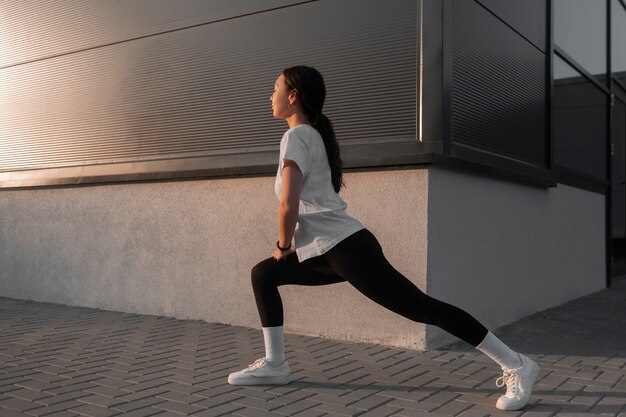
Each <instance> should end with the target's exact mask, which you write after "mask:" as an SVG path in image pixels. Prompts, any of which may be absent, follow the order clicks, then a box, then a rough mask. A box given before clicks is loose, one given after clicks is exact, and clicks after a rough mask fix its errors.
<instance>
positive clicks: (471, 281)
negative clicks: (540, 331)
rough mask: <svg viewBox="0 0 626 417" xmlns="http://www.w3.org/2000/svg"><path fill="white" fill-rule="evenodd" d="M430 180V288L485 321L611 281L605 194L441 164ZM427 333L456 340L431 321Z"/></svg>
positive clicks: (435, 339)
mask: <svg viewBox="0 0 626 417" xmlns="http://www.w3.org/2000/svg"><path fill="white" fill-rule="evenodd" d="M428 189H429V200H428V211H429V217H428V227H429V232H428V294H429V295H431V296H433V297H435V298H440V299H442V300H443V301H446V302H450V303H452V304H455V305H457V306H459V307H461V308H463V309H465V310H467V311H468V312H469V313H471V314H472V315H474V316H475V317H476V318H477V319H479V320H480V321H481V322H483V324H485V325H486V326H487V327H488V328H490V329H495V328H497V327H499V326H502V325H505V324H509V323H511V322H513V321H515V320H517V319H519V318H521V317H524V316H527V315H529V314H532V313H535V312H537V311H541V310H545V309H547V308H550V307H553V306H556V305H559V304H562V303H564V302H567V301H569V300H572V299H575V298H578V297H581V296H583V295H587V294H589V293H592V292H595V291H598V290H600V289H603V288H604V287H605V285H606V281H605V276H606V273H605V266H606V261H605V240H604V236H605V234H604V233H605V232H604V230H605V223H604V221H605V212H604V210H605V207H604V196H603V195H601V194H596V193H593V192H589V191H585V190H581V189H579V188H574V187H569V186H567V185H562V184H559V185H558V186H557V187H556V188H540V187H533V186H527V185H522V184H518V183H512V182H509V181H505V180H500V179H495V178H489V177H484V176H479V175H473V174H470V173H466V172H462V173H460V172H456V171H453V170H448V169H444V168H439V167H431V168H430V169H429V185H428ZM494 333H496V335H497V332H494ZM427 339H428V341H427V344H428V347H430V348H435V347H437V346H440V345H442V344H444V343H446V342H450V341H456V339H453V338H452V337H451V336H449V335H447V334H445V333H443V332H441V331H440V330H439V329H437V328H435V327H431V326H428V329H427Z"/></svg>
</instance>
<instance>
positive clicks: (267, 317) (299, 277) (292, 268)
mask: <svg viewBox="0 0 626 417" xmlns="http://www.w3.org/2000/svg"><path fill="white" fill-rule="evenodd" d="M251 275H252V289H253V290H254V298H255V300H256V305H257V309H258V311H259V316H260V318H261V324H262V325H263V327H275V326H282V325H283V321H284V318H283V303H282V299H281V298H280V293H279V292H278V287H279V286H281V285H308V286H317V285H328V284H335V283H338V282H344V281H345V279H343V278H341V277H340V276H338V275H337V274H334V273H333V272H332V271H330V270H329V269H328V267H327V262H326V260H325V258H324V256H323V255H322V256H318V257H314V258H309V259H306V260H305V261H303V262H298V257H297V255H296V254H295V253H292V254H290V255H289V256H287V258H286V260H284V261H277V260H276V259H274V258H268V259H265V260H264V261H261V262H259V263H258V264H256V265H255V266H254V268H252V273H251Z"/></svg>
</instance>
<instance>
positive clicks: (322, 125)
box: [313, 113, 345, 193]
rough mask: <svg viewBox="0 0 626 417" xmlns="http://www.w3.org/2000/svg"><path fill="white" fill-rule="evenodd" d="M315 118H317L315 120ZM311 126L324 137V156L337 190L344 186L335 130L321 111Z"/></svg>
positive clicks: (341, 162)
mask: <svg viewBox="0 0 626 417" xmlns="http://www.w3.org/2000/svg"><path fill="white" fill-rule="evenodd" d="M316 119H317V120H316ZM313 127H314V128H315V129H316V130H317V131H318V132H319V134H320V135H321V136H322V139H324V147H325V148H326V156H327V157H328V165H330V177H331V180H332V183H333V188H334V189H335V192H337V193H338V192H339V190H340V189H341V187H342V186H343V187H345V184H344V182H343V175H342V173H341V170H342V168H343V161H342V160H341V156H340V155H339V144H338V143H337V139H336V138H335V131H334V130H333V124H332V123H331V121H330V119H329V118H328V117H326V116H325V115H324V114H323V113H320V114H319V115H318V116H317V117H314V118H313Z"/></svg>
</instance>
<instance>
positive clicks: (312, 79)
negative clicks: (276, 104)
mask: <svg viewBox="0 0 626 417" xmlns="http://www.w3.org/2000/svg"><path fill="white" fill-rule="evenodd" d="M282 74H283V77H285V83H286V84H287V88H288V89H289V91H291V90H293V89H295V90H297V91H298V99H299V100H300V103H301V104H302V110H303V111H304V113H305V114H306V116H307V117H308V119H309V121H310V122H311V125H312V126H313V127H314V128H315V129H316V130H317V131H318V132H319V133H320V135H321V136H322V139H324V147H325V148H326V156H327V157H328V165H330V177H331V180H332V183H333V188H334V189H335V191H336V192H337V193H338V192H339V190H340V189H341V187H342V186H344V187H345V184H344V182H343V178H342V174H341V169H342V168H343V161H342V160H341V156H340V155H339V145H338V144H337V139H336V138H335V131H334V130H333V124H332V123H331V122H330V120H329V119H328V117H326V116H325V115H324V114H323V113H322V107H323V106H324V100H325V98H326V86H325V84H324V78H323V77H322V74H320V73H319V71H317V70H316V69H315V68H311V67H307V66H305V65H297V66H295V67H290V68H287V69H285V70H283V72H282Z"/></svg>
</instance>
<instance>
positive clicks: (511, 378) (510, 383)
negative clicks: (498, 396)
mask: <svg viewBox="0 0 626 417" xmlns="http://www.w3.org/2000/svg"><path fill="white" fill-rule="evenodd" d="M517 380H518V377H517V369H513V370H510V371H507V370H506V369H503V370H502V376H501V377H500V378H498V379H496V386H497V387H503V386H504V384H506V394H507V396H508V394H510V395H512V396H516V395H517Z"/></svg>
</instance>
